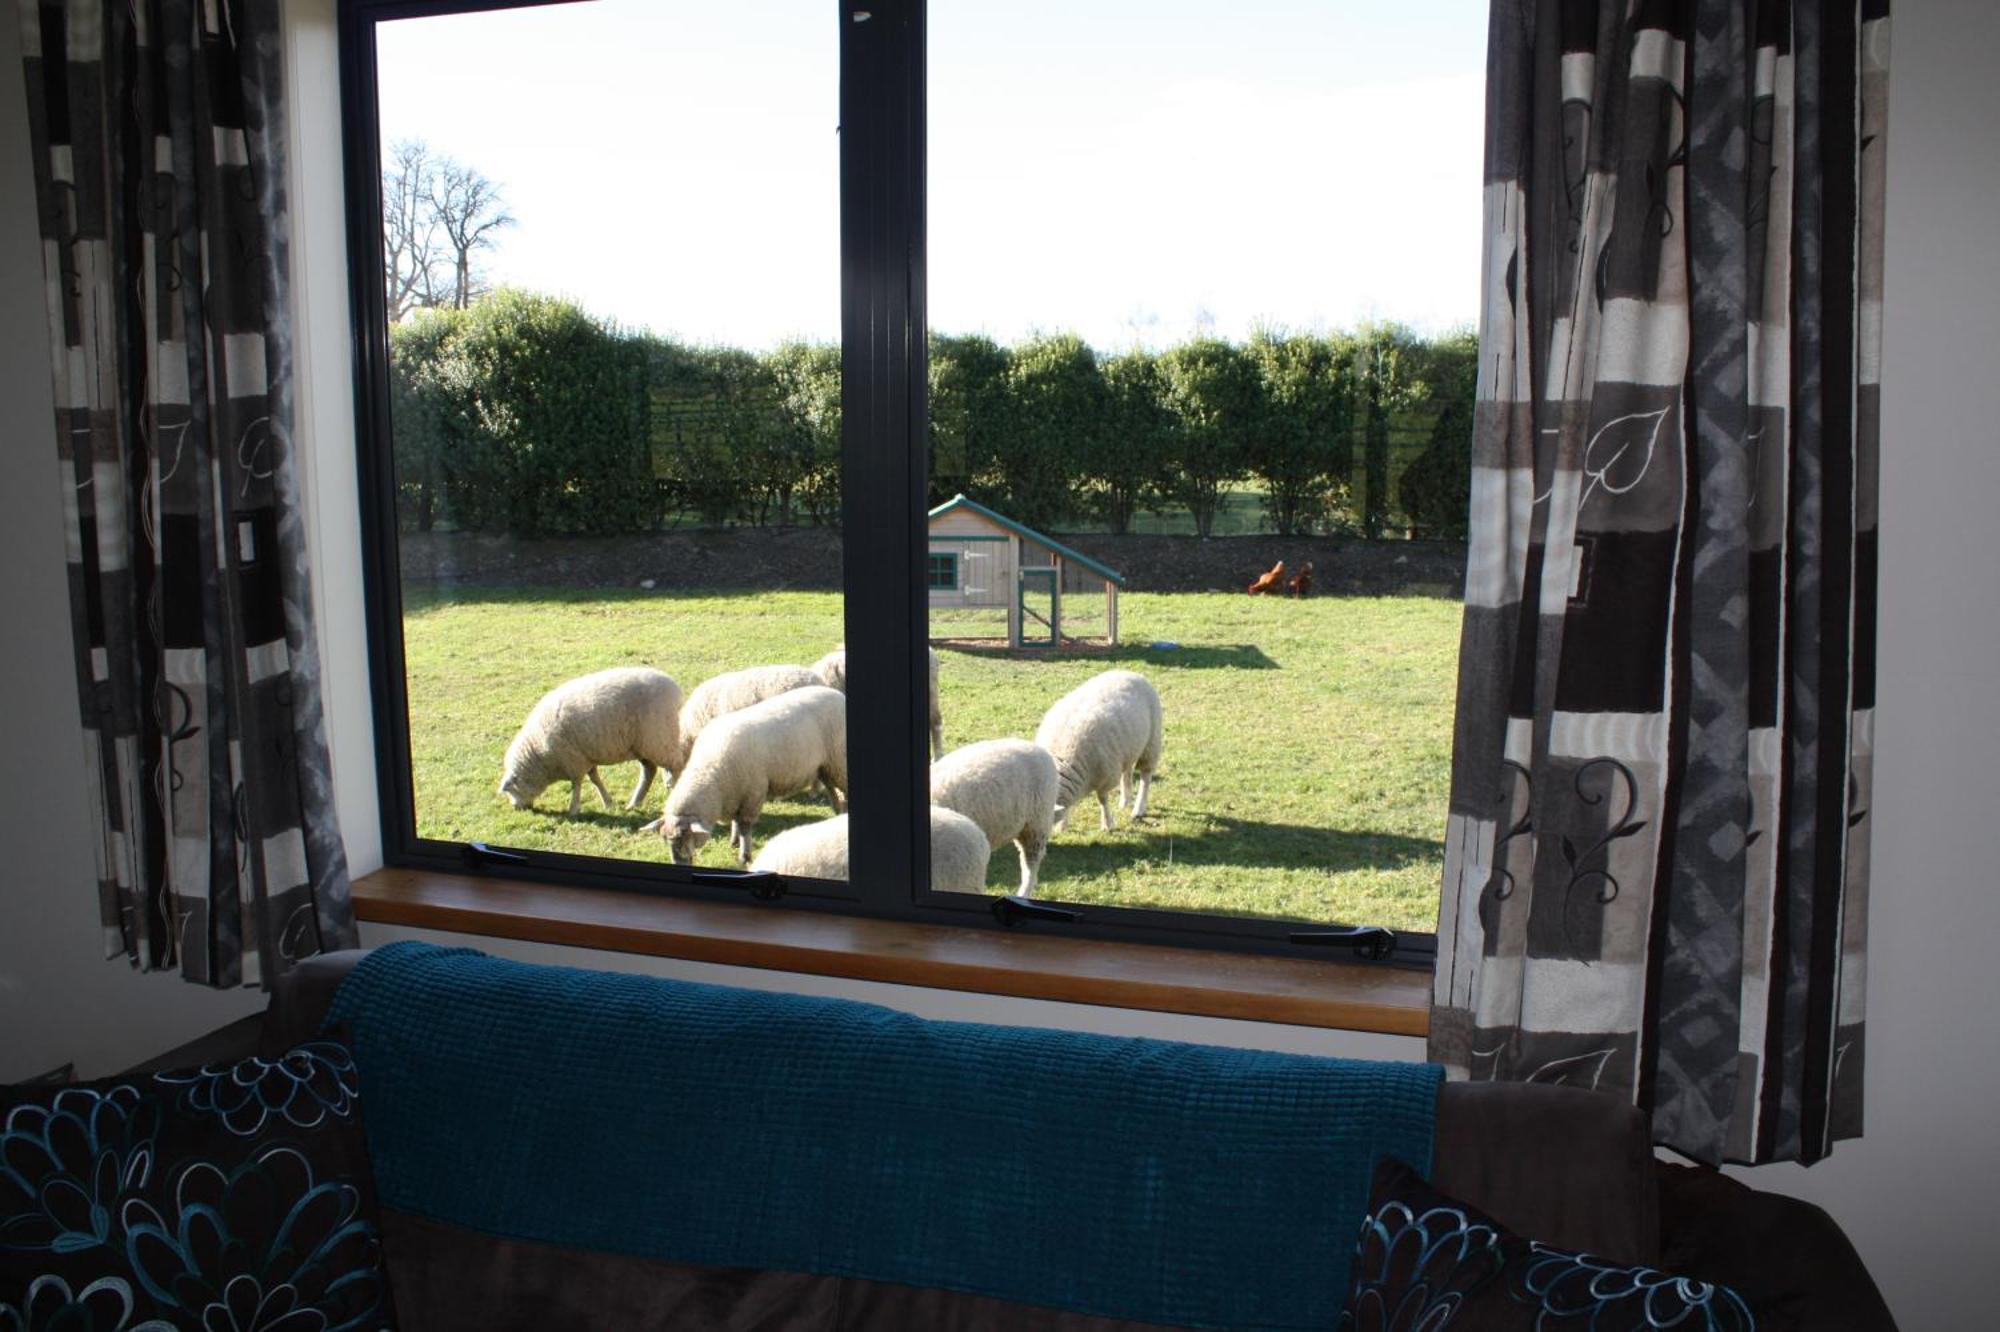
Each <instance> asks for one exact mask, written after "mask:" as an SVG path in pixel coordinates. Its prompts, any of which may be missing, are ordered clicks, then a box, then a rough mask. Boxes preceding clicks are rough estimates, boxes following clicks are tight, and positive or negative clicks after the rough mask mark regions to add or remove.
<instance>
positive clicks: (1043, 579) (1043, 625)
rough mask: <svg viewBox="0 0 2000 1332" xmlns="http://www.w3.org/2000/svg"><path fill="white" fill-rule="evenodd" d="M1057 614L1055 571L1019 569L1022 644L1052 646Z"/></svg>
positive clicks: (1027, 645) (1025, 645) (1026, 645)
mask: <svg viewBox="0 0 2000 1332" xmlns="http://www.w3.org/2000/svg"><path fill="white" fill-rule="evenodd" d="M1056 615H1057V600H1056V571H1055V570H1054V569H1023V570H1021V646H1022V647H1054V646H1055V642H1056V632H1057V629H1056V625H1057V620H1056Z"/></svg>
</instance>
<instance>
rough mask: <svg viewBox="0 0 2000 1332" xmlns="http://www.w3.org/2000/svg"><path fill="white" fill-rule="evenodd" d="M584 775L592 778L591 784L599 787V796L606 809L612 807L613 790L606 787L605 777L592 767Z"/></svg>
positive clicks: (573, 811) (572, 811)
mask: <svg viewBox="0 0 2000 1332" xmlns="http://www.w3.org/2000/svg"><path fill="white" fill-rule="evenodd" d="M584 776H586V777H588V778H590V784H591V785H592V786H594V787H596V788H597V798H598V799H599V800H602V801H603V802H604V807H605V808H606V809H610V808H611V792H609V791H607V790H605V789H604V778H603V777H602V776H601V775H599V773H598V771H597V769H595V768H592V769H591V770H590V771H589V772H587V773H585V774H584ZM570 812H571V813H572V814H574V813H575V812H576V811H575V810H571V811H570Z"/></svg>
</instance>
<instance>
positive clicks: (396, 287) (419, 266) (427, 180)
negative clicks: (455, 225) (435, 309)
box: [382, 139, 447, 324]
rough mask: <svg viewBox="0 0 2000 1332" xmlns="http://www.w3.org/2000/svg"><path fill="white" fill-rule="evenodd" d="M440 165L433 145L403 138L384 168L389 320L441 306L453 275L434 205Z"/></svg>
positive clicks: (384, 270) (384, 272)
mask: <svg viewBox="0 0 2000 1332" xmlns="http://www.w3.org/2000/svg"><path fill="white" fill-rule="evenodd" d="M436 170H437V168H436V163H435V162H434V161H433V159H432V157H431V150H430V145H428V144H426V143H424V142H423V141H422V140H421V139H402V140H399V141H398V142H397V143H395V144H394V145H393V146H392V147H391V148H390V150H389V164H388V166H386V167H385V168H384V169H383V171H382V278H383V283H384V286H385V288H386V289H385V291H384V293H383V295H384V297H385V298H386V300H387V304H388V311H389V322H390V323H392V324H393V323H396V322H397V321H399V320H400V319H402V318H403V316H405V315H407V314H408V313H410V311H412V310H416V309H421V308H423V307H425V306H431V305H437V304H438V303H439V301H438V296H439V293H440V290H441V289H442V288H443V287H444V281H445V279H446V278H447V274H446V271H445V265H444V253H445V245H444V238H443V235H442V232H441V230H440V228H439V226H438V221H437V214H436V212H435V210H434V209H433V208H432V206H431V192H432V186H433V183H434V181H433V177H434V176H435V174H436Z"/></svg>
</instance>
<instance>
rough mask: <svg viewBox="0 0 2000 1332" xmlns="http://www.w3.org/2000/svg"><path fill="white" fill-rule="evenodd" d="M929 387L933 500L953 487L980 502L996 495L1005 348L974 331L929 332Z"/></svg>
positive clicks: (997, 497)
mask: <svg viewBox="0 0 2000 1332" xmlns="http://www.w3.org/2000/svg"><path fill="white" fill-rule="evenodd" d="M930 389H931V400H930V441H929V442H930V451H931V457H930V478H931V480H930V492H931V493H930V500H931V503H932V504H941V503H943V502H944V501H945V500H948V499H950V498H951V496H952V494H953V493H954V492H957V491H963V492H964V493H965V494H967V495H970V496H971V497H972V498H974V499H976V500H979V501H981V502H982V503H984V502H988V501H994V502H997V501H999V500H1000V495H999V493H998V492H999V482H998V476H997V474H996V469H995V459H996V458H997V456H998V453H999V450H1000V448H1001V447H1002V443H1003V442H1002V441H1001V440H1000V438H999V433H998V432H999V430H1000V428H1001V417H1002V415H1003V414H1004V413H1005V410H1006V394H1007V350H1006V348H1004V347H1002V346H1000V345H999V344H998V343H996V342H994V341H993V339H991V338H989V337H985V336H982V335H980V334H977V333H974V334H968V335H966V336H964V337H949V336H946V335H944V334H933V335H931V339H930Z"/></svg>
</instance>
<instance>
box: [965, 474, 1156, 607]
mask: <svg viewBox="0 0 2000 1332" xmlns="http://www.w3.org/2000/svg"><path fill="white" fill-rule="evenodd" d="M954 509H966V510H969V511H971V512H973V513H976V514H978V515H979V516H980V517H982V518H989V519H991V520H992V521H994V522H996V523H998V524H1000V526H1002V527H1004V528H1006V529H1007V530H1008V531H1010V532H1012V533H1014V535H1016V536H1019V537H1024V538H1026V539H1027V540H1029V541H1032V542H1034V543H1035V544H1036V545H1038V546H1047V547H1048V548H1049V549H1050V550H1052V551H1054V552H1055V553H1056V554H1058V555H1060V556H1062V557H1063V558H1064V559H1066V560H1069V561H1071V562H1072V563H1075V564H1081V565H1082V566H1083V567H1084V568H1086V569H1088V570H1090V571H1091V572H1092V573H1094V574H1097V575H1099V576H1100V577H1103V578H1108V579H1110V580H1111V581H1112V582H1114V583H1116V584H1118V586H1120V587H1123V586H1125V575H1124V574H1121V573H1119V572H1118V571H1117V570H1116V569H1113V568H1111V567H1109V566H1108V565H1104V564H1100V563H1098V562H1097V561H1096V560H1093V559H1091V558H1090V556H1088V555H1085V554H1084V553H1083V552H1082V551H1079V550H1071V549H1070V548H1069V547H1068V546H1065V545H1064V544H1063V543H1062V542H1060V541H1057V540H1056V539H1055V538H1054V537H1049V536H1044V535H1042V534H1041V533H1040V532H1037V531H1036V530H1035V529H1034V528H1032V527H1026V526H1023V525H1022V524H1020V523H1017V522H1015V521H1014V520H1013V519H1012V518H1009V517H1008V516H1007V515H1006V514H1004V513H995V512H993V510H991V509H989V508H987V507H986V506H985V505H984V504H981V503H980V502H979V501H978V500H975V499H967V498H966V497H965V496H964V495H953V496H952V497H951V498H950V499H948V500H946V501H945V502H944V503H942V504H940V505H938V506H937V507H936V508H935V509H932V510H931V514H930V516H931V521H933V522H935V521H936V520H937V519H939V518H942V517H944V515H946V514H948V513H950V512H952V511H953V510H954Z"/></svg>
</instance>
